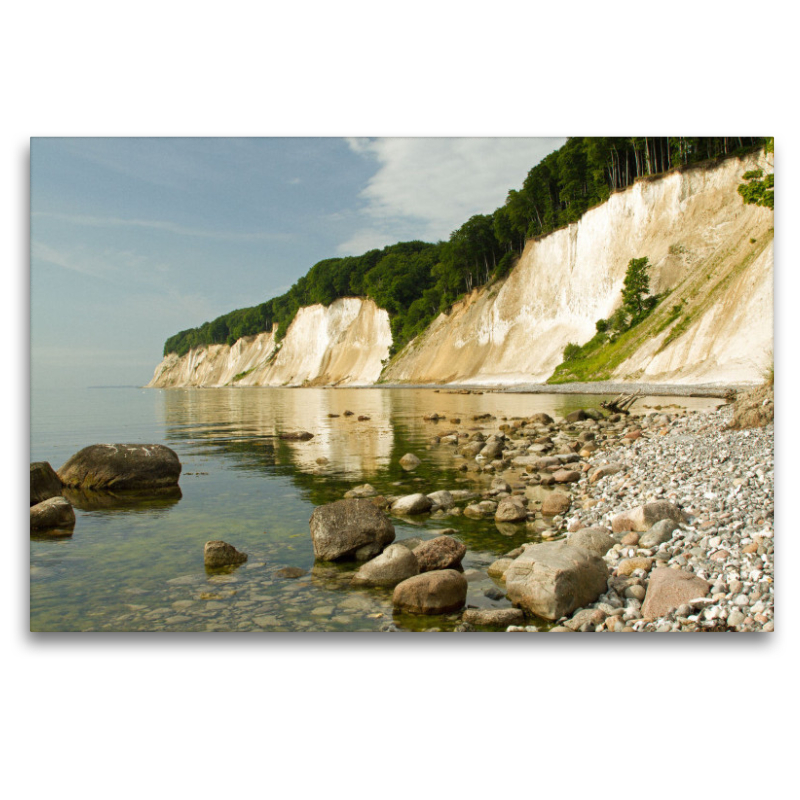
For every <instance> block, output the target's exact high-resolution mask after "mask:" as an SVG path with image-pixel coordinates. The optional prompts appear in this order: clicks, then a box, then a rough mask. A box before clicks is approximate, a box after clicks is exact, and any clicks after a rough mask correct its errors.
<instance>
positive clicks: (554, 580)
mask: <svg viewBox="0 0 800 800" xmlns="http://www.w3.org/2000/svg"><path fill="white" fill-rule="evenodd" d="M505 580H506V594H507V596H508V599H509V600H511V602H512V603H514V604H515V605H518V606H522V607H523V608H524V609H526V610H527V611H530V612H532V613H533V614H536V615H537V616H540V617H544V618H545V619H552V620H555V619H558V618H559V617H563V616H566V615H567V614H570V613H572V612H573V611H574V610H575V609H576V608H580V607H581V606H585V605H587V604H589V603H592V602H594V601H595V600H597V598H598V597H599V596H600V595H601V594H602V593H603V592H604V591H605V590H606V587H607V582H608V567H607V566H606V563H605V561H603V559H602V558H600V557H599V556H597V555H595V554H594V553H591V552H589V551H588V550H584V549H583V548H580V547H571V546H570V545H569V544H568V543H564V542H544V543H542V544H535V545H532V546H531V547H528V548H526V549H525V551H524V552H523V553H522V555H520V556H518V557H517V558H516V559H514V562H513V563H512V564H511V566H510V567H509V568H508V570H506V573H505Z"/></svg>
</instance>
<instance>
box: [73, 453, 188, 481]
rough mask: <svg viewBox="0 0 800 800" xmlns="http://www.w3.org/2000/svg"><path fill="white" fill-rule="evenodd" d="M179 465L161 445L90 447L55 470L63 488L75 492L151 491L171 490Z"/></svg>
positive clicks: (174, 456) (179, 468)
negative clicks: (167, 487) (75, 490)
mask: <svg viewBox="0 0 800 800" xmlns="http://www.w3.org/2000/svg"><path fill="white" fill-rule="evenodd" d="M180 474H181V462H180V461H179V460H178V456H177V454H176V453H175V451H174V450H171V449H170V448H169V447H165V446H164V445H162V444H93V445H90V446H89V447H84V448H83V450H81V451H80V452H78V453H76V454H75V455H74V456H72V458H70V459H69V460H68V461H67V462H66V463H65V464H64V465H63V466H62V467H61V469H59V470H58V477H59V478H60V479H61V482H62V483H63V484H64V485H65V486H72V487H76V488H79V489H120V490H127V489H151V488H162V487H165V486H174V485H176V484H177V483H178V478H180Z"/></svg>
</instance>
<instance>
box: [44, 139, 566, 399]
mask: <svg viewBox="0 0 800 800" xmlns="http://www.w3.org/2000/svg"><path fill="white" fill-rule="evenodd" d="M564 141H565V140H564V139H563V138H461V139H454V138H372V139H368V138H349V139H348V138H332V137H328V138H238V139H237V138H34V139H32V140H31V378H32V385H33V387H34V388H35V387H36V386H52V385H54V384H57V385H61V386H69V387H80V386H119V385H143V384H145V383H147V381H149V380H150V378H151V377H152V374H153V371H154V369H155V367H156V365H157V364H158V362H159V361H160V359H161V355H162V349H163V344H164V340H165V339H166V338H167V337H169V336H171V335H172V334H174V333H177V332H178V331H180V330H184V329H186V328H193V327H196V326H198V325H201V324H202V323H204V322H206V321H208V320H211V319H214V318H215V317H217V316H219V315H220V314H224V313H227V312H228V311H232V310H233V309H236V308H242V307H245V306H252V305H255V304H257V303H260V302H263V301H264V300H268V299H269V298H270V297H274V296H276V295H280V294H282V293H283V292H285V291H286V290H287V289H289V288H290V287H291V285H292V284H293V283H294V282H295V281H296V280H297V279H298V278H300V277H301V276H302V275H304V274H305V273H306V272H307V271H308V270H309V268H310V267H312V266H313V265H314V264H315V263H316V262H317V261H320V260H322V259H324V258H330V257H332V256H340V255H359V254H361V253H363V252H366V251H367V250H370V249H372V248H381V247H384V246H386V245H389V244H394V243H395V242H398V241H407V240H411V239H422V240H425V241H438V240H440V239H447V238H448V236H449V235H450V233H451V231H453V230H454V229H455V228H457V227H459V226H460V225H461V224H462V223H464V222H465V221H466V220H467V219H469V217H470V216H472V215H473V214H479V213H491V212H492V211H494V209H495V208H497V207H498V206H500V205H502V203H503V202H504V200H505V198H506V195H507V193H508V191H509V190H510V189H516V188H519V187H520V186H521V185H522V182H523V180H524V178H525V176H526V175H527V173H528V170H530V168H531V167H533V166H534V165H535V164H537V163H538V162H539V161H540V160H541V159H542V158H543V157H544V156H546V155H547V154H548V153H550V152H552V151H553V150H555V149H557V148H558V147H560V146H561V144H563V142H564Z"/></svg>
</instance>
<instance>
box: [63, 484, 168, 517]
mask: <svg viewBox="0 0 800 800" xmlns="http://www.w3.org/2000/svg"><path fill="white" fill-rule="evenodd" d="M63 491H64V497H66V498H67V500H69V502H70V503H71V504H72V505H73V506H74V507H75V508H79V509H80V510H81V511H148V512H151V511H157V510H159V509H168V508H170V507H172V506H174V505H175V504H176V503H177V502H178V501H179V500H180V499H181V497H182V496H183V495H182V493H181V490H180V487H178V486H167V487H164V488H162V489H150V490H148V491H147V492H137V491H129V492H113V491H91V490H85V489H71V488H69V487H64V490H63Z"/></svg>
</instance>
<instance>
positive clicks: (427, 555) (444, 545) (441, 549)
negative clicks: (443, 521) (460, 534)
mask: <svg viewBox="0 0 800 800" xmlns="http://www.w3.org/2000/svg"><path fill="white" fill-rule="evenodd" d="M466 552H467V546H466V545H465V544H463V543H462V542H459V541H458V539H453V538H452V537H451V536H439V537H438V538H436V539H430V540H428V541H427V542H423V543H422V544H421V545H419V546H418V547H415V548H414V556H415V558H416V559H417V563H418V564H419V571H420V572H431V571H432V570H435V569H451V568H453V567H457V566H459V565H460V564H461V559H462V558H464V554H465V553H466Z"/></svg>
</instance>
